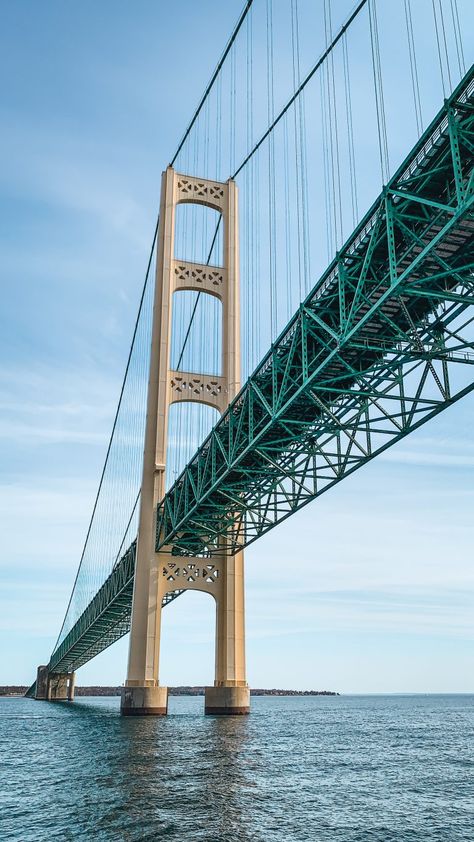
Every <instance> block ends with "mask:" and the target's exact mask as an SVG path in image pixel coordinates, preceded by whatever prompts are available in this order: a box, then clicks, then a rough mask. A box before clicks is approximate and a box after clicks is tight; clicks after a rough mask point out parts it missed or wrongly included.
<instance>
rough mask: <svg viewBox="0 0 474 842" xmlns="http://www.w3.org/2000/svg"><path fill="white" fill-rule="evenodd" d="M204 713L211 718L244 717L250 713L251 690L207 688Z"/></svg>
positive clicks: (246, 688) (245, 688)
mask: <svg viewBox="0 0 474 842" xmlns="http://www.w3.org/2000/svg"><path fill="white" fill-rule="evenodd" d="M204 713H205V714H208V715H209V716H242V715H245V714H247V713H250V690H249V688H248V687H247V686H245V687H206V690H205V700H204Z"/></svg>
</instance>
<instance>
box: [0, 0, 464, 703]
mask: <svg viewBox="0 0 474 842" xmlns="http://www.w3.org/2000/svg"><path fill="white" fill-rule="evenodd" d="M257 2H258V0H257ZM342 5H343V4H342ZM346 5H347V4H346ZM349 5H350V4H349ZM461 5H462V4H461ZM464 7H465V8H467V5H466V3H464ZM240 8H241V3H240V2H228V3H222V2H218V0H206V2H204V3H200V4H196V3H192V2H190V0H178V2H177V3H175V4H174V5H173V6H172V7H170V4H167V3H156V2H151V0H140V2H139V3H138V4H136V5H134V6H133V9H132V6H131V5H130V4H129V3H127V2H125V0H113V2H112V0H101V3H99V4H98V3H93V2H92V1H91V0H85V2H82V3H81V4H65V3H63V2H59V0H47V2H43V3H41V4H40V3H36V2H33V0H24V2H22V3H10V4H7V3H3V6H2V10H1V26H0V62H1V64H2V67H1V73H0V87H1V96H0V155H1V157H0V160H1V162H2V163H1V167H0V222H1V225H0V273H1V286H2V292H3V295H2V307H1V316H0V318H1V331H2V340H3V341H2V364H1V368H0V408H1V409H0V464H1V476H0V520H1V525H2V538H3V540H2V544H3V552H2V555H1V560H0V585H1V587H0V683H15V682H16V683H28V682H29V681H30V680H31V679H32V678H33V677H34V674H35V670H36V666H37V664H39V663H43V662H44V661H45V660H47V658H48V656H49V653H50V651H51V649H52V646H53V644H54V641H55V639H56V636H57V633H58V631H59V627H60V624H61V620H62V617H63V613H64V609H65V607H66V602H67V598H68V596H69V592H70V588H71V585H72V582H73V579H74V576H75V572H76V568H77V564H78V561H79V557H80V553H81V549H82V543H83V540H84V536H85V532H86V528H87V524H88V520H89V516H90V512H91V509H92V504H93V500H94V497H95V492H96V487H97V482H98V478H99V474H100V470H101V467H102V463H103V459H104V455H105V450H106V446H107V440H108V435H109V432H110V428H111V423H112V419H113V414H114V410H115V404H116V401H117V397H118V393H119V389H120V383H121V379H122V375H123V369H124V366H125V361H126V356H127V352H128V347H129V342H130V337H131V333H132V329H133V323H134V319H135V314H136V308H137V304H138V299H139V294H140V290H141V285H142V283H143V277H144V271H145V266H146V260H147V256H148V250H149V246H150V241H151V236H152V232H153V227H154V220H155V215H156V210H157V205H158V199H159V182H160V173H161V170H162V169H163V168H164V166H166V164H167V163H168V161H169V158H170V155H171V153H172V152H173V151H174V149H175V148H176V145H177V142H178V140H179V138H180V137H181V135H182V132H183V130H184V128H185V126H186V123H187V120H188V119H189V116H190V114H191V112H192V110H193V108H194V107H195V105H196V102H197V101H198V99H199V96H200V94H201V92H202V90H203V88H204V86H205V84H206V82H207V80H208V78H209V76H210V74H211V72H212V69H213V67H214V65H215V63H216V61H217V59H218V57H219V54H220V52H221V50H222V47H223V45H224V43H225V41H226V39H227V37H228V34H229V32H230V30H231V28H232V25H233V24H234V22H235V20H236V18H237V16H238V14H239V11H240ZM341 8H342V7H341ZM183 45H185V46H186V48H187V50H188V51H190V52H191V54H192V59H191V58H188V60H187V61H185V62H183V61H182V54H183ZM190 45H192V49H191V47H190ZM393 74H394V75H393V77H392V81H394V80H396V69H395V68H394V70H393ZM437 97H438V93H437V90H435V83H434V82H433V91H432V99H433V101H435V102H438V98H437ZM438 104H439V105H440V104H441V100H439V102H438ZM428 116H429V117H431V115H428ZM406 151H408V147H407V149H406ZM473 422H474V398H473V397H472V396H470V397H468V398H466V399H465V400H464V401H463V402H461V403H460V404H458V405H456V406H455V407H453V408H451V409H450V410H448V411H447V412H446V413H444V414H443V415H441V416H440V417H438V419H435V420H434V421H433V422H431V423H430V424H429V425H427V426H426V427H425V428H422V429H421V430H419V431H418V432H416V433H413V434H412V435H411V436H410V437H409V438H408V439H406V440H405V441H404V442H403V443H401V444H400V445H398V446H396V447H394V448H393V449H391V450H390V451H388V452H387V453H386V454H385V455H384V456H382V457H379V459H378V460H377V461H376V462H374V463H372V464H370V465H368V466H366V467H365V468H364V469H363V470H362V471H360V472H358V473H357V474H356V475H354V476H352V477H350V478H349V479H347V480H346V481H345V482H344V483H341V484H340V485H339V486H337V487H336V488H335V489H333V490H332V491H331V492H330V493H329V494H327V495H324V497H322V498H321V499H320V500H318V501H317V502H316V503H315V504H313V505H311V506H309V507H307V508H306V509H305V510H304V511H302V512H301V513H299V514H297V515H295V516H294V517H293V518H292V519H291V520H290V521H289V522H287V523H286V524H284V525H282V526H281V527H280V528H278V529H277V530H274V531H273V532H272V533H270V534H269V535H268V536H266V537H265V538H263V539H261V541H260V542H258V544H257V545H255V546H253V547H252V548H250V549H249V550H248V552H247V556H246V558H247V657H248V678H249V682H250V683H251V685H253V686H279V687H295V688H305V687H320V688H328V689H338V690H341V691H343V692H369V691H370V692H383V691H420V692H422V691H472V690H473V689H474V687H473V680H472V676H473V675H474V658H473V646H472V644H473V633H474V610H473V609H474V573H473V564H472V561H473V550H472V546H473V538H474V525H473V518H472V512H473V503H474V482H473V479H474V441H473V436H472V429H473ZM213 611H214V609H213V605H212V603H211V600H209V599H207V598H206V596H205V595H202V594H187V595H185V596H184V597H182V598H180V599H179V600H176V602H175V603H173V605H172V606H170V607H169V608H167V609H166V611H165V612H164V621H163V622H164V634H163V646H162V669H161V675H160V680H161V681H162V683H169V684H178V683H186V684H188V683H190V684H193V683H196V684H197V683H209V682H212V680H213V633H214V616H213ZM126 650H127V639H124V640H122V641H120V642H119V643H117V644H116V645H115V646H114V647H112V648H111V649H110V650H108V651H107V652H105V653H104V654H103V655H101V656H100V657H99V658H97V659H96V660H95V661H93V662H92V663H90V664H89V665H86V666H85V667H84V668H83V669H82V670H81V671H80V673H79V676H78V681H79V683H109V682H110V683H120V682H122V681H123V679H124V677H125V668H126Z"/></svg>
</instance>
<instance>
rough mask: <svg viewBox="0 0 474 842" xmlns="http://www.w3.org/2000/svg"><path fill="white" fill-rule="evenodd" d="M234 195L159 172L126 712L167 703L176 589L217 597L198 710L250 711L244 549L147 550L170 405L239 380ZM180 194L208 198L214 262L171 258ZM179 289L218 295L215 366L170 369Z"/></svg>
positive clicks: (216, 403)
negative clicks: (212, 659)
mask: <svg viewBox="0 0 474 842" xmlns="http://www.w3.org/2000/svg"><path fill="white" fill-rule="evenodd" d="M237 201H238V200H237V185H236V184H235V182H234V181H232V180H229V181H227V182H226V183H225V184H223V183H220V182H214V181H208V180H206V179H198V178H193V177H190V176H185V175H180V174H178V173H176V172H175V171H174V170H173V168H172V167H168V169H167V170H166V171H165V172H164V173H163V177H162V187H161V204H160V223H159V231H158V250H157V264H156V281H155V299H154V308H153V328H152V344H151V360H150V377H149V384H148V401H147V420H146V430H145V450H144V460H143V478H142V487H141V507H140V519H139V528H138V544H137V558H136V569H135V583H134V592H133V607H132V623H131V631H130V650H129V661H128V673H127V680H126V683H125V687H124V688H123V691H122V704H121V710H122V713H123V714H126V715H134V714H135V715H141V714H155V715H159V714H166V712H167V698H168V691H167V688H166V687H161V686H160V685H159V681H158V677H159V656H160V632H161V610H162V604H163V600H164V599H165V597H166V595H167V594H168V593H169V592H170V591H176V590H178V589H179V590H199V591H204V592H206V593H208V594H210V595H211V596H213V597H214V599H215V602H216V665H215V682H214V686H213V687H207V688H206V698H205V711H206V713H210V714H236V713H248V712H249V689H248V687H247V682H246V680H245V627H244V558H243V552H239V553H237V554H236V555H233V556H226V555H224V553H222V554H219V553H217V554H213V555H212V557H211V558H209V559H208V558H201V557H200V558H194V559H193V558H179V557H176V556H172V555H171V553H170V552H168V551H167V550H166V548H165V549H164V550H161V551H160V552H159V553H157V552H156V551H155V535H156V510H157V506H158V504H159V503H160V501H161V500H162V499H163V497H164V495H165V470H166V453H167V443H168V414H169V407H170V405H171V404H172V403H176V402H178V401H193V402H198V403H204V404H207V405H209V406H212V407H215V408H216V409H217V410H218V411H219V412H221V413H222V412H224V410H225V409H226V408H227V406H228V404H229V403H230V401H231V400H232V399H233V398H234V397H235V395H236V394H237V392H238V391H239V389H240V314H239V252H238V206H237ZM180 203H194V204H200V205H206V206H207V207H210V208H213V209H214V210H216V211H218V212H219V213H220V214H221V215H222V222H223V236H224V248H223V265H222V266H218V267H216V266H205V265H202V264H197V263H191V262H189V261H183V260H176V259H175V257H174V238H175V213H176V206H177V205H178V204H180ZM178 290H193V291H200V292H201V293H204V294H208V295H213V296H215V297H217V298H218V299H219V300H220V301H221V303H222V319H223V325H222V370H221V374H219V375H218V374H215V375H205V374H200V373H199V372H183V371H173V370H172V369H171V368H170V347H171V314H172V302H173V293H174V292H176V291H178Z"/></svg>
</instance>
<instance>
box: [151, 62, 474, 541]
mask: <svg viewBox="0 0 474 842" xmlns="http://www.w3.org/2000/svg"><path fill="white" fill-rule="evenodd" d="M473 75H474V74H473V70H472V69H471V71H470V72H469V74H468V75H467V77H466V78H465V79H464V80H463V83H462V84H461V86H460V87H459V88H458V89H457V91H456V92H455V93H454V94H453V96H452V97H451V99H450V100H449V101H447V103H446V104H445V106H444V108H443V109H442V111H441V112H440V114H439V115H438V117H437V118H436V120H435V121H434V122H433V123H432V125H431V126H430V127H429V129H428V130H427V132H425V134H424V136H423V137H422V138H421V139H420V141H419V143H418V144H417V146H416V147H415V149H414V150H413V151H412V153H411V155H410V156H409V157H408V158H407V159H406V161H405V162H404V164H403V165H402V166H401V167H400V169H399V170H398V172H397V173H396V174H395V176H394V177H393V178H392V179H391V181H390V182H389V184H388V186H387V187H386V188H385V189H384V191H383V193H382V194H381V196H380V197H379V198H378V200H377V201H376V202H375V204H374V205H373V207H372V208H371V210H370V211H369V213H368V214H367V216H366V217H365V218H364V220H363V221H362V223H361V224H360V225H359V226H358V228H357V230H356V231H355V233H354V235H353V237H351V239H350V240H349V241H348V242H347V243H346V245H345V246H344V247H343V249H341V251H340V253H339V254H338V255H337V258H336V259H335V260H334V261H333V263H332V265H331V266H330V267H329V269H328V270H327V272H326V273H325V275H324V276H323V277H322V278H321V280H320V281H319V283H318V284H317V285H316V287H315V288H314V290H313V291H312V292H311V294H310V295H309V296H308V298H307V299H306V300H305V302H303V304H302V305H301V307H300V309H299V311H298V313H297V314H296V315H295V316H294V318H293V319H292V321H291V322H290V324H289V325H288V326H287V328H286V329H285V331H284V332H283V333H282V334H281V336H280V337H279V339H278V340H277V341H276V342H275V343H274V345H273V346H272V348H271V350H270V352H269V353H268V354H267V356H266V358H265V359H264V361H263V363H262V364H261V365H260V366H259V368H258V369H257V370H256V372H255V373H254V374H253V375H252V376H251V377H250V378H249V380H248V381H247V383H246V385H245V387H244V388H243V390H242V391H241V393H240V394H239V395H238V396H237V398H236V399H235V401H234V402H233V403H232V404H231V405H230V407H229V409H228V411H227V412H226V413H225V414H224V415H223V416H222V418H221V419H220V421H219V422H218V424H217V425H216V426H215V427H214V429H213V431H212V432H211V434H210V435H209V436H208V438H207V439H206V441H205V442H204V444H203V445H202V446H201V447H200V449H199V450H198V452H197V454H196V455H195V457H194V458H193V460H192V461H191V462H190V463H189V464H188V466H187V467H186V468H185V470H184V471H183V473H182V474H181V476H180V477H179V478H178V479H177V481H176V482H175V483H174V485H173V486H172V488H171V489H170V491H169V492H168V493H167V495H166V497H165V498H164V500H163V501H162V504H161V506H160V509H159V513H158V519H157V550H160V549H162V548H165V547H166V548H167V549H171V550H172V551H173V552H174V553H176V554H180V555H195V554H198V553H202V552H209V553H212V552H213V551H217V550H219V551H220V550H221V549H222V547H223V546H224V547H226V548H227V550H228V552H231V553H232V552H236V551H237V550H238V549H239V548H240V547H243V546H246V545H248V544H249V543H251V542H252V541H254V540H256V539H257V538H258V537H259V536H260V535H262V534H263V533H264V532H266V531H268V530H269V529H271V528H272V527H273V526H274V525H275V524H277V523H279V522H281V521H282V520H283V519H285V518H286V517H289V516H290V515H291V514H292V513H293V512H294V511H296V510H297V509H299V508H301V506H303V505H305V504H306V503H308V502H309V501H310V500H314V498H315V497H317V496H318V495H319V494H321V493H322V492H323V491H325V490H327V489H328V488H329V487H331V486H332V485H334V484H335V483H336V482H338V481H340V480H341V479H342V478H343V477H345V476H347V475H348V474H349V473H351V472H352V471H354V470H355V469H356V468H358V467H360V466H361V465H362V464H364V463H365V462H366V461H367V460H368V459H371V458H373V457H374V456H375V455H376V454H377V453H380V452H381V450H383V449H385V448H386V447H388V446H390V445H391V444H393V443H395V441H397V440H398V439H400V438H401V437H403V436H405V435H407V434H408V433H409V432H410V431H411V430H413V429H414V428H416V427H417V426H419V425H420V424H421V423H423V422H425V421H427V420H428V419H429V418H431V417H433V415H435V414H436V413H437V412H440V411H441V410H442V409H444V408H445V407H446V406H449V405H450V404H452V403H453V402H454V401H455V400H457V399H458V398H459V397H461V396H462V395H463V394H465V393H466V392H467V391H469V390H470V389H472V388H473V386H474V378H473V369H472V363H473V362H474V356H472V351H473V350H474V345H473V323H472V319H473V311H472V305H473V304H474V283H473V266H474V262H473V261H474V237H473V233H474V219H473V212H472V202H473V175H472V172H473V167H472V165H473V153H474V132H473V123H474V111H473V88H474V82H473ZM461 370H462V371H461Z"/></svg>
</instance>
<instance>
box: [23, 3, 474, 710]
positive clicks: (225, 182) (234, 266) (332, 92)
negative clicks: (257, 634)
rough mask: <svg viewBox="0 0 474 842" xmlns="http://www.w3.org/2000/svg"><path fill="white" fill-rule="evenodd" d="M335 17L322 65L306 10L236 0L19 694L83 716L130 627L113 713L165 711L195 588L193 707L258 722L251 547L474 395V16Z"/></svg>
mask: <svg viewBox="0 0 474 842" xmlns="http://www.w3.org/2000/svg"><path fill="white" fill-rule="evenodd" d="M423 5H426V9H425V8H423V9H422V8H421V7H422V6H423ZM343 6H344V4H343V3H342V4H337V3H331V0H324V2H323V3H322V4H321V9H320V10H319V12H320V21H319V23H320V28H319V29H318V33H319V37H320V38H321V44H320V50H319V52H318V53H317V55H315V53H314V50H315V38H314V37H311V38H306V37H305V35H306V33H307V31H308V25H307V24H308V21H307V20H306V17H305V15H307V14H309V11H308V10H307V9H306V7H305V4H304V3H301V2H300V3H298V2H297V0H291V2H289V3H288V4H278V7H277V5H276V4H272V2H271V0H253V2H247V3H246V4H245V7H244V9H243V11H242V13H241V15H240V17H239V19H238V21H237V24H236V26H235V28H234V30H233V32H232V35H231V37H230V39H229V41H228V43H227V45H226V48H225V50H224V53H223V55H222V57H221V59H220V61H219V62H218V65H217V67H216V70H215V72H214V74H213V76H212V78H211V80H210V82H209V85H208V86H207V88H206V90H205V92H204V95H203V97H202V99H201V100H200V103H199V105H198V108H197V109H196V112H195V114H194V115H193V118H192V120H191V122H190V124H189V126H188V128H187V130H186V132H185V134H184V136H183V139H182V141H181V143H180V144H179V146H178V149H177V151H176V154H175V155H174V157H173V158H172V159H171V163H170V165H169V166H168V167H167V169H166V170H165V172H164V173H163V177H162V187H161V203H160V213H159V218H158V222H157V225H156V229H155V235H154V238H153V243H152V248H151V251H150V257H149V261H148V267H147V272H146V278H145V284H144V287H143V291H142V296H141V301H140V306H139V312H138V317H137V321H136V324H135V329H134V333H133V339H132V343H131V349H130V353H129V357H128V362H127V367H126V372H125V377H124V381H123V384H122V389H121V394H120V399H119V404H118V409H117V413H116V416H115V420H114V424H113V430H112V435H111V438H110V442H109V446H108V450H107V454H106V459H105V465H104V469H103V472H102V476H101V479H100V483H99V490H98V494H97V498H96V501H95V505H94V509H93V513H92V518H91V521H90V525H89V529H88V532H87V536H86V540H85V545H84V550H83V553H82V557H81V559H80V564H79V569H78V573H77V576H76V580H75V583H74V587H73V590H72V594H71V598H70V601H69V604H68V606H67V610H66V615H65V618H64V622H63V625H62V628H61V631H60V634H59V637H58V640H57V642H56V645H55V647H54V650H53V652H52V654H51V657H50V659H49V662H48V664H47V665H44V666H41V667H39V669H38V676H37V680H36V682H35V683H34V684H33V685H32V686H31V687H30V689H29V691H28V693H27V695H29V696H32V697H36V698H37V699H51V700H61V699H66V698H69V699H72V698H73V695H74V676H75V671H76V670H77V669H78V668H79V667H81V666H82V665H83V664H85V663H86V662H88V661H89V660H90V659H91V658H93V657H95V656H96V655H97V654H99V653H100V652H102V651H103V650H104V649H106V648H107V647H108V646H110V645H111V644H112V643H113V642H114V641H116V640H118V639H119V638H120V637H122V636H123V635H124V634H126V633H127V632H129V631H130V632H131V634H130V656H129V664H128V672H127V680H126V683H125V687H124V689H123V695H122V712H123V713H124V714H143V713H148V714H164V713H166V711H167V690H166V688H165V687H162V686H160V684H159V681H158V678H159V649H160V625H161V611H162V609H163V608H164V607H165V606H166V605H168V604H169V603H170V602H172V601H173V600H174V599H176V598H178V597H180V596H181V595H183V594H184V593H185V591H187V590H193V589H194V590H200V591H204V592H206V593H208V594H210V595H211V596H213V597H214V599H215V601H216V607H217V622H216V677H215V684H214V687H210V688H207V689H206V701H205V709H206V712H207V713H215V714H223V713H224V714H232V713H247V712H248V710H249V690H248V686H247V683H246V674H245V626H244V566H243V551H244V549H245V548H246V547H247V546H248V545H249V544H251V543H253V542H254V541H256V540H257V539H258V538H259V537H260V536H261V535H263V534H265V533H266V532H268V531H269V530H270V529H272V528H273V527H275V526H277V525H278V524H280V523H281V522H282V521H284V520H286V519H287V518H289V517H290V516H291V515H292V514H293V513H294V512H296V511H298V510H299V509H301V508H302V507H303V506H305V505H306V504H308V503H310V502H312V501H314V500H315V499H316V498H317V497H318V496H319V495H321V494H322V493H323V492H325V491H327V490H329V489H330V488H331V487H332V486H334V485H335V484H336V483H338V482H340V481H341V480H343V479H344V478H345V477H346V476H348V475H350V474H351V473H352V472H354V471H355V470H357V469H358V468H360V467H362V466H363V465H364V464H365V463H367V462H368V461H369V460H371V459H373V458H374V457H376V456H377V455H378V454H380V453H381V452H383V451H384V450H385V449H387V448H388V447H390V446H391V445H393V444H396V443H397V442H398V441H400V439H402V438H404V437H405V436H407V435H408V434H409V433H410V432H411V431H412V430H415V429H417V428H418V427H420V426H421V425H422V424H424V423H426V422H427V421H429V420H430V419H431V418H433V417H434V416H436V415H437V414H438V413H440V412H441V411H442V410H444V409H446V408H447V407H449V406H451V405H452V404H453V403H454V402H456V401H458V400H459V399H460V398H462V397H464V396H465V395H467V394H468V393H469V392H471V391H472V390H473V389H474V368H473V365H474V306H473V305H474V274H473V270H474V236H473V234H474V217H473V196H474V171H473V159H474V68H473V67H472V66H471V67H470V69H467V66H466V56H467V51H468V49H469V48H470V47H472V44H468V43H467V40H468V39H467V36H466V33H467V32H468V31H469V26H468V25H469V23H471V22H472V21H470V20H469V10H468V9H467V12H466V15H467V19H466V20H463V18H462V9H461V8H460V7H459V5H458V3H457V2H456V1H455V0H450V2H449V3H448V2H442V0H439V2H432V3H431V2H430V3H428V2H427V3H426V4H423V3H417V4H412V3H411V2H410V0H403V2H402V0H400V2H395V3H393V4H390V9H389V10H388V9H387V7H386V5H384V4H382V3H380V2H376V0H363V2H360V3H359V4H358V5H357V6H356V7H355V8H354V9H353V10H352V11H350V13H349V14H348V15H347V16H346V17H345V18H343V17H341V18H340V19H339V18H338V15H340V14H341V11H342V7H343ZM466 8H467V7H466ZM312 14H314V10H313V12H312ZM428 22H429V26H428ZM313 23H314V21H313ZM428 32H429V34H430V35H431V40H430V38H428V37H427V33H428ZM277 54H278V56H279V61H278V62H277V61H276V55H277ZM394 54H396V56H397V69H396V72H393V67H392V73H391V74H390V73H389V72H388V71H387V70H386V67H385V61H386V62H387V63H389V64H390V62H391V61H392V59H393V55H394ZM423 67H427V68H429V70H428V72H427V73H426V74H425V76H424V74H423V69H422V68H423ZM434 68H436V72H437V78H438V82H437V83H436V84H434V83H433V69H434ZM427 101H428V103H432V105H433V108H432V110H431V113H430V114H429V119H428V120H427V119H426V118H427V110H428V105H427ZM390 128H392V130H393V133H394V135H395V137H396V142H392V141H391V135H390ZM401 129H403V131H401ZM407 152H408V154H407ZM374 162H375V163H374ZM364 204H365V207H364ZM360 208H363V209H364V210H365V212H364V213H361V212H360V210H359V209H360ZM316 278H317V280H316V282H315V279H316ZM150 349H151V352H150ZM242 375H243V376H242ZM242 383H243V385H242Z"/></svg>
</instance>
